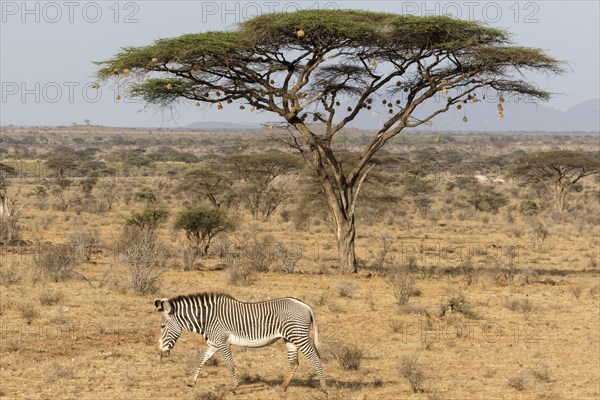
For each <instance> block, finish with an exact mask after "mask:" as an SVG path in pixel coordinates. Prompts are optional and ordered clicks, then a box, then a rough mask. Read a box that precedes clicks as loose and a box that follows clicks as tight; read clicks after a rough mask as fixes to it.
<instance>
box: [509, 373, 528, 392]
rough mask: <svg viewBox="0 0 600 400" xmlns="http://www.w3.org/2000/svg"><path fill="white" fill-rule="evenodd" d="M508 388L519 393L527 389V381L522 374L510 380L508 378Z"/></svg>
mask: <svg viewBox="0 0 600 400" xmlns="http://www.w3.org/2000/svg"><path fill="white" fill-rule="evenodd" d="M508 386H510V387H511V388H513V389H516V390H519V391H522V390H525V389H526V387H527V379H526V378H525V375H523V374H522V373H521V374H519V375H515V376H511V377H510V378H508Z"/></svg>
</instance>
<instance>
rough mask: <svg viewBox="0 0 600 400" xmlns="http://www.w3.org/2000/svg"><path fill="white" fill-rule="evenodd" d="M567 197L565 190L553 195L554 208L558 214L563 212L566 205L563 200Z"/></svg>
mask: <svg viewBox="0 0 600 400" xmlns="http://www.w3.org/2000/svg"><path fill="white" fill-rule="evenodd" d="M566 197H567V191H566V190H559V191H557V192H556V193H555V194H554V199H555V200H556V208H557V209H558V212H564V211H565V210H566V206H567V203H566V201H565V198H566Z"/></svg>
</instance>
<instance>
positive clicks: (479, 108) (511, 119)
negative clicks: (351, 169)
mask: <svg viewBox="0 0 600 400" xmlns="http://www.w3.org/2000/svg"><path fill="white" fill-rule="evenodd" d="M436 107H439V104H434V103H430V104H423V108H424V111H423V110H421V112H418V113H417V114H416V115H415V116H416V117H417V118H423V117H425V116H426V115H429V113H430V112H431V111H433V110H434V109H437V108H436ZM496 107H497V103H496V102H487V101H485V100H484V101H481V102H479V103H477V104H465V105H463V107H462V109H461V110H456V109H455V108H454V109H451V110H448V112H446V113H443V114H440V115H438V116H436V117H435V118H434V119H433V120H432V121H431V123H430V124H428V126H420V127H419V128H418V129H419V130H444V131H484V132H485V131H488V132H500V131H544V132H573V131H585V132H588V131H589V132H600V98H599V99H593V100H589V101H585V102H583V103H580V104H578V105H576V106H574V107H572V108H570V109H568V110H567V111H559V110H556V109H554V108H551V107H547V106H545V105H543V104H542V103H540V104H534V103H511V102H506V103H504V118H502V119H499V118H498V117H497V109H496ZM385 111H387V109H384V107H381V108H377V109H376V111H375V112H370V113H367V112H362V113H360V114H359V116H358V118H357V119H355V120H354V121H353V122H352V126H353V127H356V128H360V129H370V130H373V129H376V127H377V126H381V124H382V121H384V120H386V119H387V114H384V112H385ZM463 116H466V117H467V120H468V121H467V123H464V122H463V121H462V118H463Z"/></svg>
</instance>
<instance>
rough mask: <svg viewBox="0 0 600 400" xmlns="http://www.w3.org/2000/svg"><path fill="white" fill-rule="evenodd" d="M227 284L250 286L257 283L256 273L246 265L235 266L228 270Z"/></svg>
mask: <svg viewBox="0 0 600 400" xmlns="http://www.w3.org/2000/svg"><path fill="white" fill-rule="evenodd" d="M226 272H227V282H228V283H229V284H231V285H242V286H249V285H252V284H253V283H254V282H255V281H256V271H254V270H252V269H251V268H248V266H247V265H245V264H234V265H231V266H230V267H229V268H227V270H226Z"/></svg>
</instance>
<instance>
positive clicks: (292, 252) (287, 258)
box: [277, 243, 302, 274]
mask: <svg viewBox="0 0 600 400" xmlns="http://www.w3.org/2000/svg"><path fill="white" fill-rule="evenodd" d="M277 255H278V256H279V259H280V260H281V263H282V269H283V271H284V272H286V273H288V274H293V273H294V271H295V270H296V264H297V263H298V261H300V260H301V259H302V249H301V248H300V245H299V244H296V245H290V246H289V247H287V246H286V245H284V244H283V243H279V244H278V245H277Z"/></svg>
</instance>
